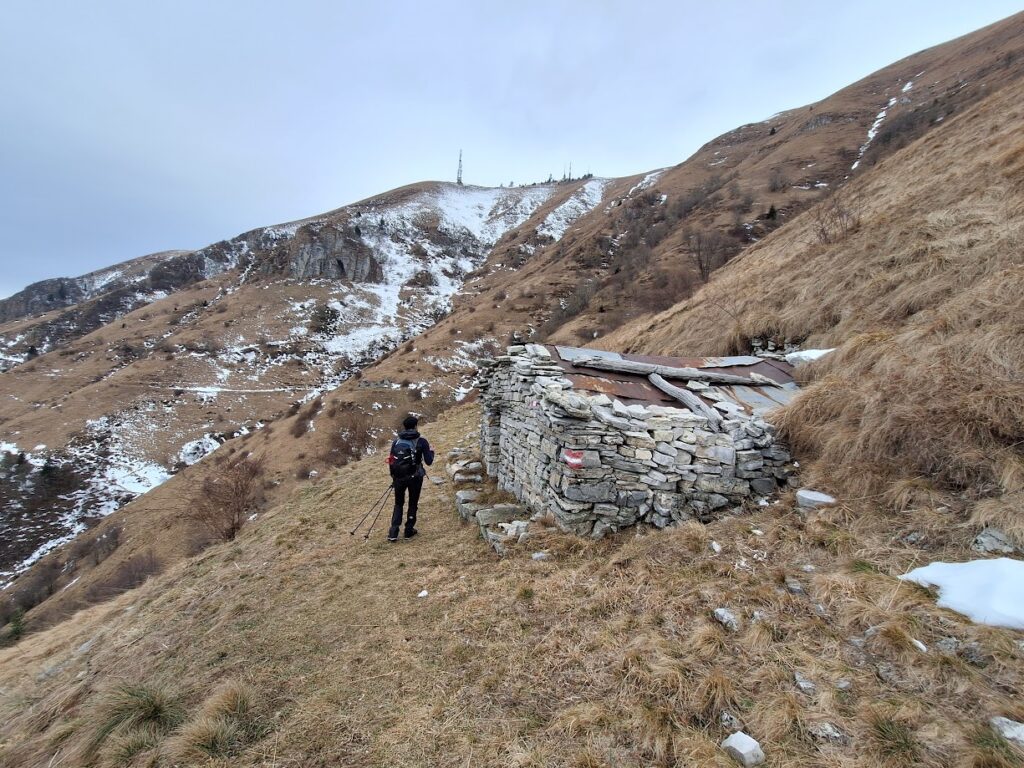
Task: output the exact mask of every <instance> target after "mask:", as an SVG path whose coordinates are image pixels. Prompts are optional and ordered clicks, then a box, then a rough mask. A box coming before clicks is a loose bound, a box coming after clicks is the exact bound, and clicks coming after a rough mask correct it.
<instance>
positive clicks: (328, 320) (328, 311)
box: [309, 304, 341, 334]
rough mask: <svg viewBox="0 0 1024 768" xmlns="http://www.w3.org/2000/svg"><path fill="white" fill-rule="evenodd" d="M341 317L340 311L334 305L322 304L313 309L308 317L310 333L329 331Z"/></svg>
mask: <svg viewBox="0 0 1024 768" xmlns="http://www.w3.org/2000/svg"><path fill="white" fill-rule="evenodd" d="M340 319H341V313H340V312H338V310H336V309H335V308H334V307H329V306H327V305H326V304H323V305H321V306H319V307H317V308H316V309H314V310H313V313H312V314H311V315H310V318H309V332H310V333H314V334H316V333H331V332H333V331H334V328H335V327H336V326H337V324H338V320H340Z"/></svg>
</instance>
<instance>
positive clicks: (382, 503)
mask: <svg viewBox="0 0 1024 768" xmlns="http://www.w3.org/2000/svg"><path fill="white" fill-rule="evenodd" d="M394 487H395V484H394V483H392V484H391V485H389V486H388V490H387V491H385V492H384V498H383V499H381V505H380V507H378V508H377V514H376V515H374V517H373V520H372V521H371V522H370V527H369V528H367V529H366V533H365V534H364V535H363V541H367V540H368V539H369V538H370V532H371V531H372V530H373V526H375V525H376V524H377V520H378V518H380V513H381V512H383V511H384V507H385V506H387V505H386V504H385V502H386V501H387V494H388V491H390V490H391V489H392V488H394Z"/></svg>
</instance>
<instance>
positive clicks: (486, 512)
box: [476, 504, 529, 527]
mask: <svg viewBox="0 0 1024 768" xmlns="http://www.w3.org/2000/svg"><path fill="white" fill-rule="evenodd" d="M528 517H529V512H527V510H526V507H521V506H519V505H518V504H496V505H495V506H493V507H484V508H483V509H478V510H477V512H476V521H477V522H478V523H480V526H481V527H486V526H488V525H497V524H498V523H511V522H512V521H513V520H525V519H527V518H528Z"/></svg>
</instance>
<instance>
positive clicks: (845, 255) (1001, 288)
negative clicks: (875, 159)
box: [604, 84, 1024, 542]
mask: <svg viewBox="0 0 1024 768" xmlns="http://www.w3.org/2000/svg"><path fill="white" fill-rule="evenodd" d="M1022 102H1024V88H1022V86H1021V85H1020V84H1015V85H1012V86H1008V87H1007V88H1006V89H1005V90H1004V91H1002V92H1000V93H998V94H996V95H994V96H992V97H991V98H989V99H988V100H986V101H983V102H980V103H979V104H977V105H976V106H974V107H973V108H972V109H971V110H970V111H969V112H967V113H965V114H964V115H962V116H960V117H958V118H957V119H955V120H950V121H948V122H947V123H945V124H944V125H943V127H942V128H941V129H938V130H935V131H933V132H932V133H930V134H929V135H928V136H927V137H925V139H923V140H922V141H920V142H918V143H916V144H912V145H910V146H909V147H907V148H906V149H904V150H903V151H901V152H900V153H898V154H896V155H894V156H892V157H891V158H888V159H887V160H885V161H884V162H883V163H880V164H879V166H878V167H877V168H876V169H875V171H874V172H873V173H871V174H867V175H864V176H863V177H861V178H859V179H857V180H855V181H853V182H851V183H850V184H849V185H848V186H847V188H846V189H845V191H844V192H843V199H842V206H843V207H844V208H846V209H849V210H851V211H852V212H853V213H854V214H855V215H856V216H857V218H858V219H859V226H858V227H855V228H854V227H851V228H846V229H844V230H843V231H842V232H840V233H839V234H838V235H837V236H829V237H827V238H825V240H827V241H828V242H823V241H822V239H821V238H819V237H816V236H815V226H816V222H817V223H820V219H821V218H822V216H827V214H828V210H829V206H830V205H832V203H831V202H827V203H825V204H824V205H823V206H822V207H821V208H816V209H812V211H811V212H809V213H808V214H807V215H805V216H802V217H800V218H798V219H797V220H795V221H793V222H792V223H791V224H789V225H787V227H786V228H784V229H783V230H780V231H778V232H777V233H774V234H773V236H772V237H770V238H768V239H766V240H765V241H763V242H762V243H759V244H758V245H756V246H754V247H752V248H751V249H749V250H748V251H747V252H746V253H745V254H744V255H743V256H741V257H740V258H738V259H737V260H736V261H734V262H733V263H732V264H730V265H729V266H728V267H726V268H725V269H723V270H722V271H721V272H720V273H718V275H717V276H716V277H715V279H713V280H712V281H711V283H710V284H709V285H708V286H706V287H705V288H704V289H703V290H702V291H701V292H699V293H698V294H697V295H696V296H694V297H693V299H691V300H689V301H686V302H683V303H682V304H680V305H677V306H676V307H674V308H673V309H671V310H668V311H667V312H665V313H663V314H662V315H660V316H658V317H657V318H655V319H654V320H652V321H649V322H644V323H642V324H639V325H634V326H629V327H626V328H623V329H622V330H621V331H620V332H617V333H616V334H613V335H612V336H611V337H609V339H607V340H605V342H604V344H605V345H607V346H611V347H612V348H616V347H622V348H625V349H628V350H630V351H635V352H648V353H656V354H669V353H676V354H723V353H736V352H740V353H744V352H746V351H747V350H748V349H749V340H750V339H752V338H756V337H767V338H772V339H775V340H776V341H779V342H781V341H782V340H783V339H787V338H788V339H793V340H800V341H803V342H804V343H805V344H806V345H807V346H812V347H813V346H836V347H838V350H837V351H836V352H835V353H833V354H832V355H830V356H828V357H825V358H823V359H822V360H820V361H818V362H816V363H814V364H811V365H809V366H807V367H806V368H804V369H801V371H800V376H801V378H802V379H803V381H804V392H803V394H802V395H801V396H800V397H799V398H797V400H796V401H795V402H794V403H793V404H792V405H791V406H790V407H788V408H786V409H784V410H782V411H781V413H779V414H778V415H777V420H778V423H779V424H780V425H781V427H782V432H783V434H784V436H785V437H786V438H787V439H788V440H789V441H790V443H791V444H792V446H793V448H794V449H795V452H796V453H797V454H798V455H800V456H801V457H802V458H805V459H806V458H814V459H815V461H814V462H813V464H811V465H810V466H809V467H808V468H807V469H808V471H807V472H806V473H805V474H806V478H805V479H806V480H809V481H811V482H815V483H819V484H822V485H825V486H827V487H829V488H831V489H832V490H834V491H837V492H839V493H840V494H842V495H844V496H846V497H848V498H864V497H873V498H874V497H877V498H880V499H883V500H884V501H885V502H886V503H888V504H889V505H890V506H891V508H893V509H895V510H905V509H907V508H910V507H913V506H921V505H929V504H930V505H933V506H935V505H938V504H939V503H940V501H942V502H945V503H947V504H948V503H950V499H952V498H954V497H955V496H962V497H966V498H968V499H973V500H979V499H998V498H999V497H1005V498H1006V499H1007V503H1006V504H1002V503H1000V502H998V501H985V502H984V503H983V504H982V505H980V506H979V507H978V509H977V511H976V512H975V518H974V519H975V521H976V522H984V521H986V520H991V521H993V522H994V521H997V520H998V521H999V522H1000V523H1001V524H1004V525H1006V526H1007V527H1008V528H1010V529H1012V530H1013V531H1014V533H1013V535H1015V536H1016V537H1018V541H1020V542H1024V538H1020V537H1021V534H1022V530H1021V523H1020V522H1019V520H1020V517H1019V515H1014V514H1013V513H1012V512H1011V511H1010V510H1011V509H1012V508H1013V507H1017V508H1018V509H1019V503H1018V502H1017V501H1016V499H1017V494H1019V493H1020V492H1021V491H1022V489H1024V443H1022V441H1021V435H1024V386H1022V384H1021V382H1022V381H1024V337H1022V335H1021V333H1020V328H1021V327H1024V267H1022V266H1021V264H1020V258H1019V257H1020V253H1021V252H1022V250H1024V187H1022V186H1021V184H1020V176H1021V173H1020V170H1019V166H1020V161H1019V158H1020V157H1021V156H1024V142H1022V141H1021V139H1020V136H1019V132H1018V131H1016V128H1015V127H1014V125H1015V121H1014V120H1005V119H1004V118H1005V116H1007V115H1017V116H1019V115H1020V113H1021V106H1020V105H1021V103H1022ZM967 146H970V147H972V149H971V151H970V152H965V151H964V147H967ZM835 199H836V198H833V200H835Z"/></svg>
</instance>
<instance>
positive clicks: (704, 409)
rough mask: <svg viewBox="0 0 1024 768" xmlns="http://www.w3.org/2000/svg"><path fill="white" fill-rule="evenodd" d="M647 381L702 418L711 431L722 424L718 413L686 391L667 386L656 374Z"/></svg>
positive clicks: (649, 376) (671, 385) (670, 385)
mask: <svg viewBox="0 0 1024 768" xmlns="http://www.w3.org/2000/svg"><path fill="white" fill-rule="evenodd" d="M647 380H648V381H649V382H651V384H653V385H654V386H655V387H657V388H658V389H660V390H661V391H662V392H664V393H665V394H666V395H668V396H669V397H674V398H675V399H676V400H678V401H679V402H681V403H682V404H683V405H685V406H686V407H687V408H689V409H690V410H691V411H693V412H694V413H696V414H697V415H698V416H704V417H705V418H706V419H707V420H708V424H709V425H710V426H711V428H712V429H713V430H715V431H716V432H717V431H718V429H719V427H720V426H721V424H722V416H721V414H720V413H718V411H716V410H715V409H714V408H712V407H711V406H709V405H708V404H707V403H705V402H704V401H703V400H701V399H700V398H699V397H697V395H695V394H693V392H691V391H690V390H688V389H683V388H682V387H677V386H674V385H673V384H669V383H668V382H667V381H665V379H663V378H662V377H661V376H659V375H658V374H656V373H652V374H649V375H648V376H647Z"/></svg>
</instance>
